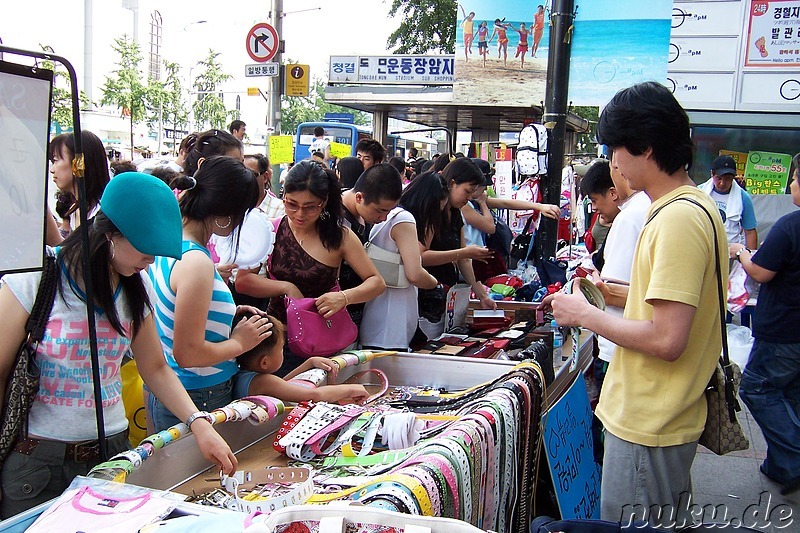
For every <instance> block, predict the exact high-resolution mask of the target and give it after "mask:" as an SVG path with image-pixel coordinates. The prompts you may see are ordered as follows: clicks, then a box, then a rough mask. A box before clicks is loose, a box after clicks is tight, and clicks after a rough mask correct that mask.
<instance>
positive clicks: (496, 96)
mask: <svg viewBox="0 0 800 533" xmlns="http://www.w3.org/2000/svg"><path fill="white" fill-rule="evenodd" d="M475 50H476V51H477V46H476V47H475ZM492 52H494V57H492ZM513 57H514V56H513V54H509V57H508V62H507V66H505V67H504V66H503V60H502V59H497V51H496V50H491V49H490V52H489V56H488V57H487V58H486V66H485V67H484V66H483V58H482V57H480V56H478V55H477V54H475V55H474V56H472V57H471V58H470V60H469V62H467V61H464V58H463V57H461V58H459V57H458V56H456V66H455V69H456V72H455V74H456V82H455V84H453V102H459V103H465V104H467V103H470V104H483V105H504V106H531V105H540V103H541V102H542V101H543V100H544V92H545V82H546V80H547V59H546V56H545V57H544V58H538V57H535V58H531V57H530V52H529V53H528V55H527V57H525V69H524V70H520V68H519V64H520V61H519V58H517V59H516V60H515V59H513Z"/></svg>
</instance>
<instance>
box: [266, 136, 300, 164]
mask: <svg viewBox="0 0 800 533" xmlns="http://www.w3.org/2000/svg"><path fill="white" fill-rule="evenodd" d="M269 161H270V163H272V164H273V165H278V164H280V163H291V162H292V161H294V142H293V139H292V136H291V135H271V136H270V138H269Z"/></svg>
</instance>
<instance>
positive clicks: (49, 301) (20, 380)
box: [0, 253, 58, 464]
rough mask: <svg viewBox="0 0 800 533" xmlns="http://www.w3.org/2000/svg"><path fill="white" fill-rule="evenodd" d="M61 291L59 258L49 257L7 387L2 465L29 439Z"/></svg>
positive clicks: (0, 444) (1, 438) (1, 436)
mask: <svg viewBox="0 0 800 533" xmlns="http://www.w3.org/2000/svg"><path fill="white" fill-rule="evenodd" d="M57 287H58V266H57V265H56V258H55V256H54V255H50V254H49V253H48V254H47V256H46V257H45V263H44V269H43V270H42V278H41V280H40V281H39V288H38V290H37V292H36V300H35V301H34V303H33V308H32V309H31V314H30V316H29V317H28V321H27V322H26V323H25V332H26V333H27V337H26V338H25V340H24V341H23V343H22V346H21V347H20V349H19V353H17V358H16V360H15V362H14V367H13V368H12V369H11V372H10V373H9V378H8V382H7V383H6V390H5V403H4V404H3V413H2V426H0V464H2V462H3V461H5V459H6V457H8V454H9V453H10V452H11V450H13V449H14V446H15V445H16V442H17V440H18V439H19V438H25V437H27V435H28V413H30V410H31V405H33V399H34V397H35V396H36V392H37V391H38V390H39V367H38V366H37V365H36V348H37V347H38V345H39V341H41V340H42V337H44V331H45V328H46V327H47V321H48V320H49V319H50V312H51V311H52V310H53V302H54V301H55V297H56V289H57Z"/></svg>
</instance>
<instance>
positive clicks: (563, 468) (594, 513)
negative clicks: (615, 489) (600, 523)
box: [544, 375, 600, 520]
mask: <svg viewBox="0 0 800 533" xmlns="http://www.w3.org/2000/svg"><path fill="white" fill-rule="evenodd" d="M544 445H545V451H546V453H547V463H548V465H549V467H550V476H551V477H552V479H553V485H554V486H555V490H556V498H557V499H558V508H559V510H560V511H561V518H562V519H564V520H567V519H583V520H594V519H599V518H600V466H599V465H598V464H597V463H595V462H594V447H593V445H592V409H591V408H590V407H589V395H588V394H587V393H586V382H585V381H584V379H583V375H578V377H577V379H576V380H575V382H574V383H573V384H572V386H571V387H570V388H569V389H568V390H567V392H566V393H564V396H562V397H561V398H560V399H559V400H558V401H557V402H556V403H555V404H554V405H553V406H552V407H551V408H550V409H549V410H548V411H547V413H545V417H544Z"/></svg>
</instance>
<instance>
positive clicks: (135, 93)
mask: <svg viewBox="0 0 800 533" xmlns="http://www.w3.org/2000/svg"><path fill="white" fill-rule="evenodd" d="M111 49H112V50H114V52H116V53H117V55H118V56H119V57H118V59H117V63H116V65H117V68H116V70H113V71H112V76H106V82H105V84H104V85H103V87H102V91H103V98H102V100H100V105H113V106H116V107H118V108H119V109H120V110H121V111H122V115H123V116H128V117H130V121H131V122H130V124H131V156H133V126H134V125H136V124H138V123H140V122H142V121H143V120H144V119H145V117H146V113H147V106H146V105H145V102H146V98H145V97H146V92H147V86H146V85H145V84H144V83H143V82H142V73H141V71H140V70H139V63H141V62H142V52H141V49H140V48H139V45H138V43H136V41H134V40H133V39H129V38H128V36H127V35H124V34H123V35H122V37H121V38H119V39H115V40H114V44H113V45H111Z"/></svg>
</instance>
